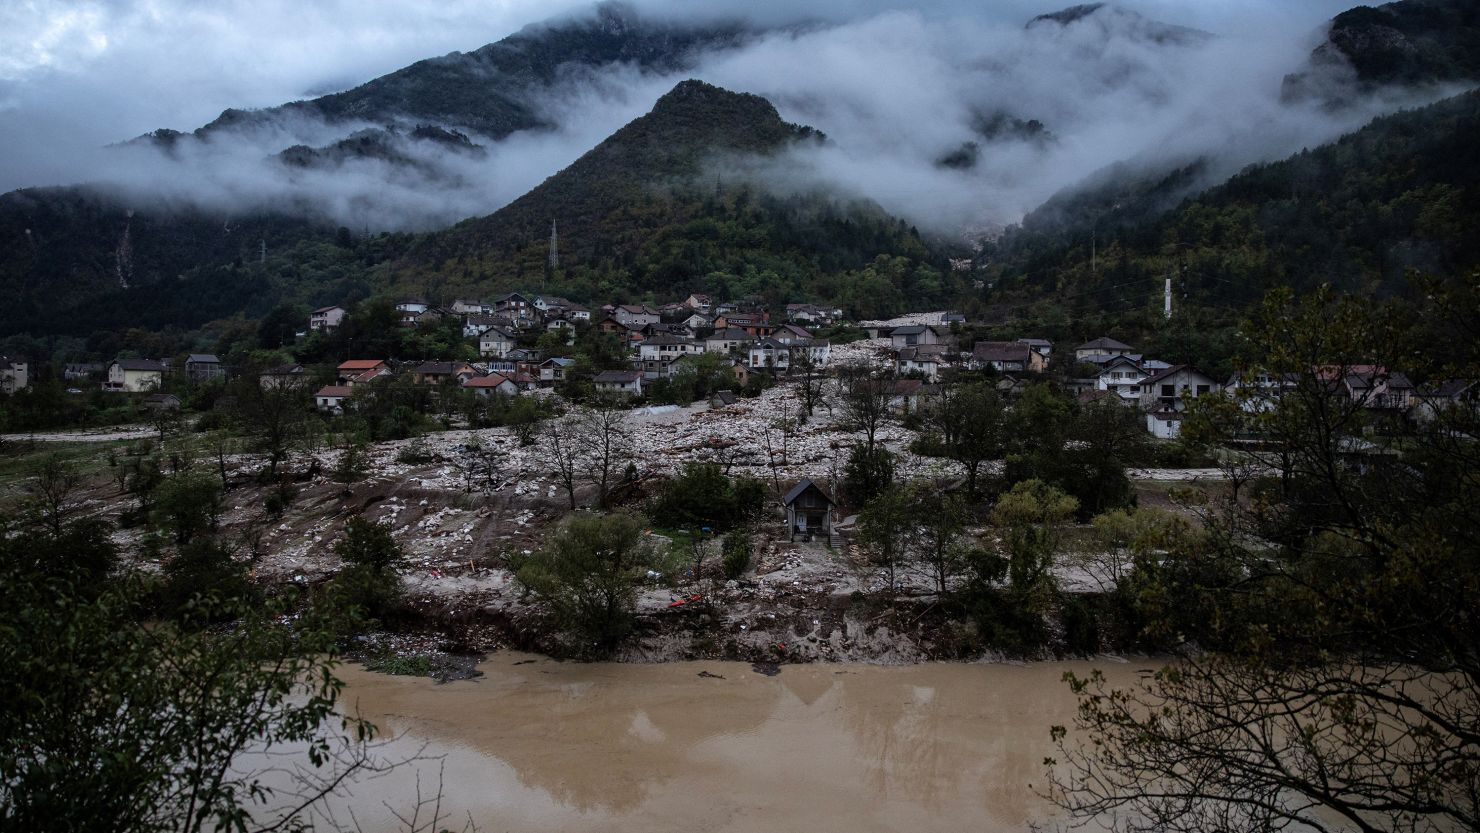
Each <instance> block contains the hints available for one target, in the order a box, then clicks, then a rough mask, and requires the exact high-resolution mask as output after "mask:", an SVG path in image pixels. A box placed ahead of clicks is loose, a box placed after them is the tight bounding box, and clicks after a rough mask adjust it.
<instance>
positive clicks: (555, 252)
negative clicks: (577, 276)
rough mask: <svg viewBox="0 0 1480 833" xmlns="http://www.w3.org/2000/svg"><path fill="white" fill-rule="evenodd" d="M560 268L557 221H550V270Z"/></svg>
mask: <svg viewBox="0 0 1480 833" xmlns="http://www.w3.org/2000/svg"><path fill="white" fill-rule="evenodd" d="M559 268H560V234H559V232H557V231H556V228H555V221H554V220H551V221H550V269H551V270H555V269H559Z"/></svg>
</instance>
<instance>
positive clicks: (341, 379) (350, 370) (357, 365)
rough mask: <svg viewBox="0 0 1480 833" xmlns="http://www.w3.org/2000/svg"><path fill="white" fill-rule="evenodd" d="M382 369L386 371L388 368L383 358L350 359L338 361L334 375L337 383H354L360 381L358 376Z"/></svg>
mask: <svg viewBox="0 0 1480 833" xmlns="http://www.w3.org/2000/svg"><path fill="white" fill-rule="evenodd" d="M382 369H383V370H386V371H387V372H389V370H390V367H389V366H387V365H386V363H385V360H384V359H350V360H349V361H346V362H340V363H339V366H338V367H336V368H334V376H335V379H336V380H337V382H338V384H341V385H356V384H359V383H360V382H361V381H362V379H361V378H360V377H363V376H365V375H366V374H368V373H371V372H373V371H377V370H382ZM370 378H374V377H370ZM363 381H369V379H364V380H363Z"/></svg>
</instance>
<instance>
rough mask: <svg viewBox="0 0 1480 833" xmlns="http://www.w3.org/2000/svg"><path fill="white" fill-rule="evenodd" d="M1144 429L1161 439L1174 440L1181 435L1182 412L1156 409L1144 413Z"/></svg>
mask: <svg viewBox="0 0 1480 833" xmlns="http://www.w3.org/2000/svg"><path fill="white" fill-rule="evenodd" d="M1146 431H1147V432H1148V433H1150V434H1151V436H1153V437H1156V438H1158V439H1162V440H1175V439H1176V438H1177V437H1179V436H1181V435H1182V414H1181V413H1179V412H1177V411H1173V410H1171V409H1167V408H1164V409H1158V410H1155V411H1151V412H1150V413H1148V414H1146Z"/></svg>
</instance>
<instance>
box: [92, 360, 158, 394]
mask: <svg viewBox="0 0 1480 833" xmlns="http://www.w3.org/2000/svg"><path fill="white" fill-rule="evenodd" d="M166 369H167V368H166V367H165V364H164V362H158V361H154V360H153V359H116V360H114V361H113V363H111V364H109V365H108V376H107V379H106V380H105V381H104V382H103V390H111V391H122V392H124V393H145V392H147V391H154V390H158V389H159V386H160V385H161V384H163V383H164V374H165V370H166Z"/></svg>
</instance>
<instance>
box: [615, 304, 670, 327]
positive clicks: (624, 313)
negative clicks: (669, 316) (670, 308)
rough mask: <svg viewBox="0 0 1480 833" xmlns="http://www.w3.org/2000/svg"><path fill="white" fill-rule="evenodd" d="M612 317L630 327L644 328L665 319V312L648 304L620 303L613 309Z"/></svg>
mask: <svg viewBox="0 0 1480 833" xmlns="http://www.w3.org/2000/svg"><path fill="white" fill-rule="evenodd" d="M612 318H615V319H616V320H617V323H618V324H622V325H624V326H626V327H627V328H628V329H632V328H634V327H635V328H637V329H642V328H643V327H646V326H647V325H649V324H657V323H658V322H660V321H662V320H663V314H662V313H660V312H658V311H657V310H655V309H653V308H652V307H650V306H648V305H647V304H619V305H618V306H617V307H615V308H614V309H612Z"/></svg>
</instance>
